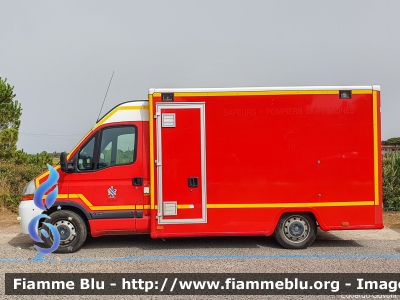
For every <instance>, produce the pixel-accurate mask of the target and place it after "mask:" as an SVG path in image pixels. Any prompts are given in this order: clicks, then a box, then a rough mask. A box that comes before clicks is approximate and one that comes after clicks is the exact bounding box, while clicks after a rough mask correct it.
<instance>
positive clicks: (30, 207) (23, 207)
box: [18, 200, 43, 234]
mask: <svg viewBox="0 0 400 300" xmlns="http://www.w3.org/2000/svg"><path fill="white" fill-rule="evenodd" d="M18 212H19V217H20V218H21V220H20V223H21V230H22V232H23V233H25V234H29V231H28V225H29V223H30V222H31V220H32V219H33V218H34V217H36V216H38V215H40V214H41V213H42V212H43V211H42V210H41V209H40V208H38V207H37V206H36V205H35V203H34V202H33V200H23V201H21V203H20V205H19V209H18ZM37 225H38V224H37V223H36V226H35V228H36V230H37V228H38V226H37Z"/></svg>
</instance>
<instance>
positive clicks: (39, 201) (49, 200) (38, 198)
mask: <svg viewBox="0 0 400 300" xmlns="http://www.w3.org/2000/svg"><path fill="white" fill-rule="evenodd" d="M47 168H48V169H49V177H48V178H47V180H46V181H45V182H43V183H42V184H41V185H39V187H38V188H37V190H36V191H35V193H34V197H33V202H34V203H35V205H36V207H37V208H39V209H40V210H41V211H43V212H45V211H48V210H49V209H50V207H52V205H53V204H54V202H55V201H56V199H57V196H58V186H57V181H58V178H59V175H58V172H57V171H56V170H55V169H54V168H53V167H52V166H50V165H49V164H47ZM54 185H56V186H55V188H54V189H53V190H52V191H51V192H50V193H48V194H47V196H46V199H45V201H43V196H44V194H45V193H46V192H47V191H49V190H50V189H51V188H52V187H53V186H54ZM41 219H50V217H49V216H48V215H46V214H43V213H42V214H40V215H38V216H36V217H34V218H33V219H32V220H31V221H30V223H29V225H28V231H29V235H30V236H31V238H32V239H33V240H34V241H36V242H38V243H43V240H42V239H41V238H40V236H39V235H38V232H37V231H36V228H37V227H36V224H37V223H38V221H39V220H41ZM42 225H45V226H46V227H47V229H49V230H50V232H51V235H52V242H53V244H52V246H51V247H50V248H42V247H39V246H37V245H34V247H35V249H36V250H37V251H39V252H40V253H42V254H49V253H51V252H54V251H55V250H57V249H58V247H59V246H60V234H59V232H58V230H57V228H56V227H55V226H53V225H52V224H50V223H45V222H43V223H42ZM41 227H42V228H41V229H40V232H41V234H42V235H43V236H44V237H45V238H49V237H50V235H49V231H47V230H46V229H45V228H43V226H41Z"/></svg>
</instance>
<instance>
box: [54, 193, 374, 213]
mask: <svg viewBox="0 0 400 300" xmlns="http://www.w3.org/2000/svg"><path fill="white" fill-rule="evenodd" d="M57 198H60V199H68V198H70V199H81V200H82V201H83V202H84V203H85V204H86V205H87V206H88V207H89V208H90V209H91V210H123V209H135V205H102V206H94V205H92V203H90V201H89V200H88V199H86V197H85V196H84V195H83V194H59V195H58V197H57ZM374 204H375V203H374V201H373V200H372V201H352V202H308V203H246V204H244V203H240V204H207V208H272V207H275V208H285V207H326V206H332V207H333V206H366V205H374ZM191 205H192V204H178V209H190V208H191ZM157 207H158V206H157V205H155V206H154V208H155V209H157ZM150 208H151V206H150V205H136V209H150Z"/></svg>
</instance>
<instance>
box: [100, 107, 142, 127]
mask: <svg viewBox="0 0 400 300" xmlns="http://www.w3.org/2000/svg"><path fill="white" fill-rule="evenodd" d="M141 109H144V110H147V109H149V107H148V106H118V107H116V108H114V109H113V110H112V111H111V112H110V113H109V114H108V115H106V116H105V117H104V118H103V119H102V120H101V121H100V122H99V123H97V124H96V125H95V126H94V127H93V128H92V130H94V129H96V128H97V127H99V126H101V125H103V124H104V123H105V122H106V121H107V120H108V119H109V118H111V117H112V116H113V115H114V114H116V113H117V112H118V111H121V110H141Z"/></svg>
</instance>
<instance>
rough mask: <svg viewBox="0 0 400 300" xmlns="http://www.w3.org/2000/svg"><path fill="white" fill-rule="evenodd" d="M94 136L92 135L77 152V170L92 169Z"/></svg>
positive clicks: (93, 164)
mask: <svg viewBox="0 0 400 300" xmlns="http://www.w3.org/2000/svg"><path fill="white" fill-rule="evenodd" d="M95 141H96V136H94V137H92V138H91V139H90V140H89V142H87V143H86V145H85V146H84V147H83V148H82V149H81V150H80V151H79V154H78V169H79V170H81V171H82V170H94V167H95V163H94V146H95Z"/></svg>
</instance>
